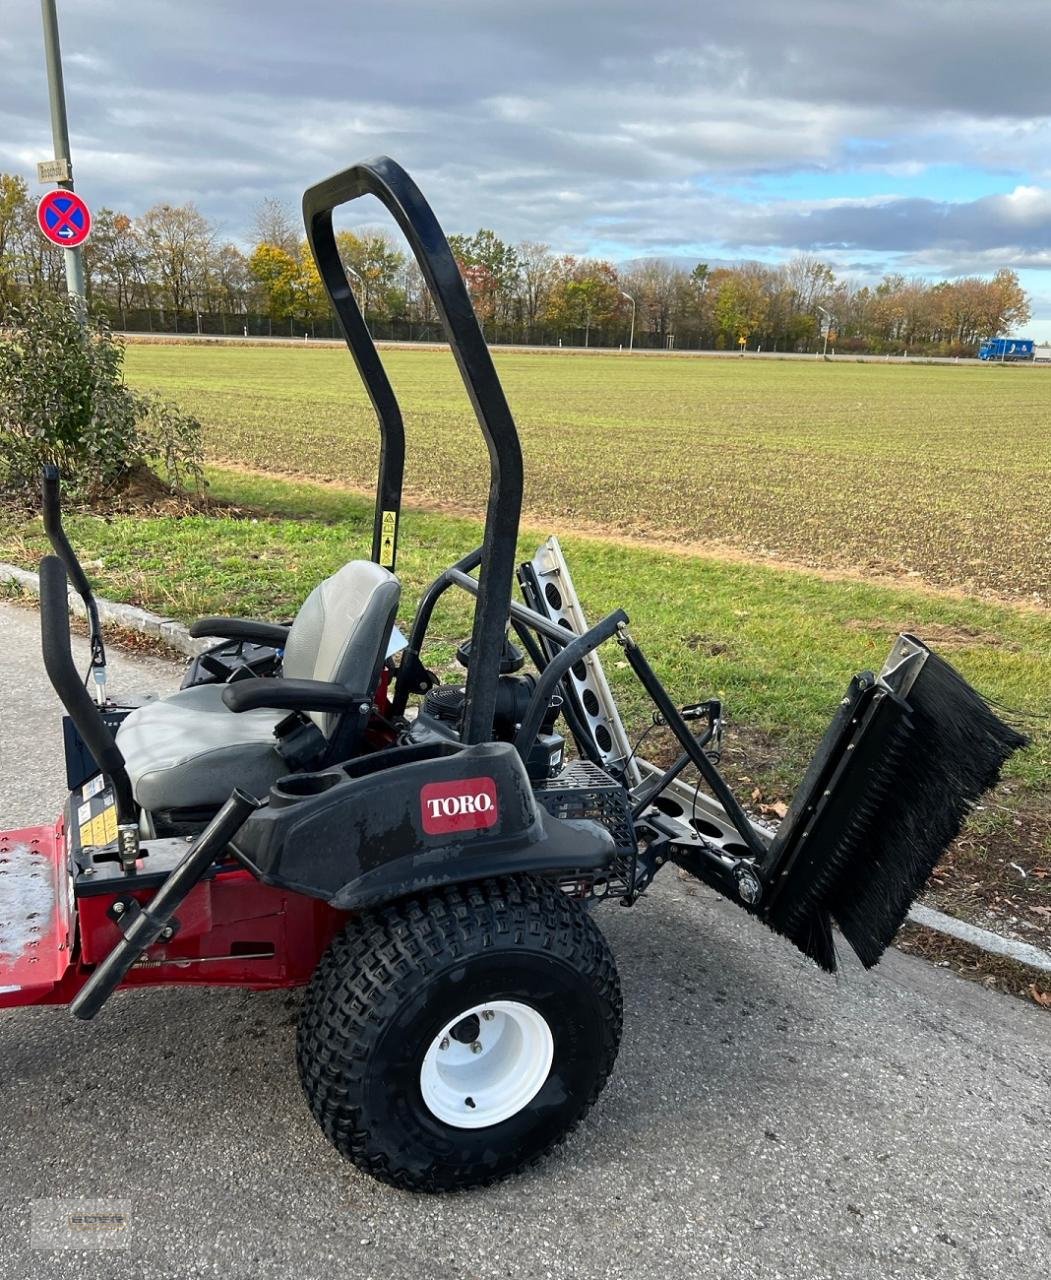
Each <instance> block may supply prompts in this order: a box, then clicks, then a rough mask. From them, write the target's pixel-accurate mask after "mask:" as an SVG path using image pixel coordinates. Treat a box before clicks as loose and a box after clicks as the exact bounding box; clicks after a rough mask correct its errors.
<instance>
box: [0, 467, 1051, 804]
mask: <svg viewBox="0 0 1051 1280" xmlns="http://www.w3.org/2000/svg"><path fill="white" fill-rule="evenodd" d="M210 479H211V486H212V489H211V491H212V493H213V495H214V497H215V498H217V499H219V500H221V501H223V502H226V503H236V504H238V505H239V506H241V507H242V508H245V509H252V510H254V511H255V512H256V513H257V514H256V515H254V516H253V515H252V514H250V513H246V514H242V515H239V516H220V517H213V516H189V517H181V518H179V517H174V516H156V515H152V516H142V515H136V516H131V515H120V514H117V515H112V516H109V517H107V518H101V517H98V516H88V515H70V517H69V519H68V522H67V523H68V528H69V532H70V536H71V538H72V540H73V542H74V544H75V545H76V546H77V547H78V548H79V549H80V552H81V555H82V558H83V560H84V562H85V565H86V567H87V568H88V572H89V574H90V575H91V577H92V578H93V579H94V581H95V582H96V584H97V587H98V590H99V591H100V593H101V594H103V595H105V596H108V597H110V598H116V599H120V600H127V601H133V602H136V603H140V604H143V605H146V606H148V607H150V608H153V609H157V610H159V611H161V612H164V613H167V614H170V615H171V616H175V617H179V618H183V619H191V618H194V617H196V616H199V615H202V614H208V613H220V614H223V613H235V614H246V615H250V616H251V615H254V616H260V617H270V618H280V617H284V616H287V615H289V614H291V613H293V612H294V611H295V609H296V607H297V605H298V604H299V603H300V601H301V600H302V599H303V597H304V596H305V595H306V594H307V592H308V591H310V589H311V588H312V587H313V586H314V585H315V584H316V583H317V582H318V581H319V580H320V579H321V578H322V577H323V576H325V575H326V574H328V573H331V572H332V571H333V570H334V569H336V568H337V567H338V566H339V565H341V564H342V563H344V562H345V561H346V560H348V559H352V558H355V557H360V556H367V555H368V552H369V545H370V538H371V519H372V513H371V504H370V503H369V502H368V501H366V500H365V499H363V498H360V497H358V496H356V495H354V494H348V493H345V492H340V491H339V490H336V489H333V488H324V487H321V486H317V485H312V484H309V483H305V482H304V483H288V482H283V481H280V480H275V479H270V478H265V477H254V476H242V475H237V474H235V473H232V472H229V471H225V470H219V469H213V470H212V471H211V473H210ZM545 532H546V530H528V531H526V532H525V533H524V534H523V537H522V540H521V545H520V551H521V552H522V554H523V556H526V555H530V554H531V553H532V550H533V548H534V547H535V546H536V545H537V543H538V542H539V541H540V540H541V538H542V536H543V535H544V533H545ZM480 536H481V529H480V525H479V524H478V523H477V522H476V521H471V520H467V519H462V518H457V517H449V516H442V515H435V514H428V513H421V512H417V511H407V512H406V513H405V516H404V520H403V529H402V536H401V544H400V552H399V554H400V561H399V574H400V576H401V577H402V580H403V583H404V587H405V591H404V596H403V602H404V603H403V606H402V610H401V618H400V620H401V622H402V625H403V626H406V625H407V624H408V622H409V621H410V619H411V616H412V612H413V609H414V607H415V602H416V600H417V599H418V596H419V594H420V592H421V590H422V589H423V587H424V586H425V585H426V583H427V582H428V581H429V580H430V579H431V578H432V577H433V576H434V575H435V573H436V572H437V571H438V570H439V569H440V568H442V567H444V566H446V565H448V564H450V563H452V562H453V561H454V560H456V559H457V558H459V557H460V556H461V555H462V554H464V552H465V551H467V550H469V549H470V548H471V547H473V546H475V545H477V543H478V541H479V540H480ZM563 545H564V546H565V548H566V552H567V555H568V557H569V561H570V565H571V567H572V569H573V574H574V579H575V580H576V583H577V588H578V591H579V592H580V595H581V598H582V600H583V603H584V607H585V610H586V611H587V613H588V615H589V617H590V618H591V619H592V620H593V621H595V620H597V619H598V618H599V617H601V616H602V615H603V614H604V613H607V612H609V611H610V610H612V609H614V608H616V607H617V606H623V607H624V608H625V609H626V610H627V612H628V613H629V615H630V616H631V619H632V632H633V634H634V635H635V636H636V638H637V639H638V641H639V643H640V644H641V645H642V646H643V648H644V650H645V651H646V652H647V654H648V655H649V657H650V660H651V661H652V663H653V665H654V666H655V667H656V669H657V671H658V672H659V674H660V675H661V677H662V678H663V679H664V680H665V681H666V682H667V683H668V684H669V686H670V687H671V689H672V691H673V693H674V695H675V696H676V697H677V698H679V699H681V700H682V701H684V702H685V701H687V700H691V701H692V700H696V699H698V698H702V697H706V696H709V695H711V694H716V693H717V694H719V695H720V696H723V697H724V698H725V700H726V702H727V705H728V708H729V711H730V714H731V720H732V723H733V724H735V725H736V726H738V727H740V728H742V729H744V730H746V732H745V735H744V738H743V741H744V742H745V743H746V745H747V754H746V755H745V756H744V757H737V758H736V759H737V762H738V763H743V764H744V766H745V767H746V768H747V769H749V770H751V773H752V775H753V776H754V777H755V778H756V779H757V780H762V781H763V782H764V785H765V784H774V783H776V784H780V785H784V784H787V783H788V782H790V781H792V780H795V779H797V778H798V775H799V771H800V768H801V767H802V765H803V763H804V762H805V759H806V758H807V756H808V754H809V752H810V751H811V750H812V748H813V745H814V743H815V741H816V739H817V737H818V736H819V735H820V733H821V731H822V730H823V728H824V726H825V724H826V723H827V721H828V719H829V718H830V716H831V714H832V711H833V709H834V707H835V704H836V702H837V700H838V698H839V697H840V696H841V695H842V693H843V691H844V689H845V687H846V684H847V681H848V680H849V678H850V676H851V675H852V674H853V672H855V671H856V670H859V669H862V668H865V667H877V668H878V667H879V666H880V664H881V663H882V661H883V658H884V657H885V655H886V653H887V650H888V649H889V647H890V644H891V641H892V639H893V637H894V635H895V634H896V633H897V632H898V631H899V630H914V631H916V632H918V633H919V634H920V635H921V636H922V635H924V634H927V635H930V636H932V637H934V638H936V639H937V640H938V647H939V648H940V649H941V650H942V652H944V653H945V654H946V656H947V657H949V658H950V660H951V661H953V662H954V663H955V664H957V665H958V666H959V667H960V669H961V670H962V671H963V672H964V674H965V675H966V676H967V677H968V678H969V679H971V680H972V681H974V682H975V683H976V684H977V685H978V686H979V687H980V688H982V689H983V690H984V691H985V692H986V693H987V694H989V695H991V696H993V697H995V698H996V699H998V700H999V701H1000V702H1002V703H1003V704H1005V705H1007V706H1009V707H1017V708H1022V709H1025V710H1026V711H1029V712H1033V711H1036V712H1043V714H1044V715H1045V716H1046V714H1047V712H1048V711H1049V710H1051V708H1049V706H1048V691H1049V690H1051V645H1049V643H1048V619H1047V615H1046V614H1044V613H1042V612H1040V611H1037V610H1032V609H1020V608H1017V607H1011V606H1006V605H998V604H994V603H982V602H978V601H974V600H964V599H956V598H947V597H944V596H936V595H934V594H932V593H929V592H924V591H920V590H916V589H911V590H910V589H907V588H890V587H884V586H871V585H866V584H864V583H861V582H856V581H826V580H823V579H822V578H820V577H818V576H816V575H814V574H808V573H804V572H800V571H798V570H791V569H775V568H770V567H766V566H759V565H747V564H731V563H728V562H726V561H724V560H718V559H706V558H704V557H699V556H693V555H682V554H676V553H673V552H669V551H661V550H654V549H646V548H630V547H626V546H624V545H622V544H611V543H604V542H601V541H598V540H596V539H592V538H573V537H566V538H564V539H563ZM44 548H45V544H44V540H43V535H42V532H41V530H40V527H39V524H38V523H37V522H35V521H30V522H27V523H25V524H21V525H19V524H14V523H10V522H9V523H8V524H7V525H6V527H3V526H0V559H7V560H16V561H18V562H20V563H23V564H26V565H32V564H33V563H34V562H35V560H36V559H37V558H38V557H39V555H40V554H41V553H42V551H43V550H44ZM446 600H447V603H445V604H443V605H442V606H441V607H440V609H439V611H438V613H437V614H436V617H435V630H434V639H435V643H434V645H433V646H432V650H431V652H430V653H429V654H428V655H427V657H428V658H429V660H430V661H432V662H435V663H438V664H443V663H447V662H448V661H449V660H450V659H451V657H452V653H453V647H454V645H455V643H456V642H457V641H458V640H459V639H461V638H462V637H463V636H464V635H465V634H467V631H468V629H469V617H468V608H469V606H468V601H467V597H465V596H460V595H459V594H458V593H450V595H449V596H447V597H446ZM604 656H605V661H606V666H607V669H608V673H609V675H610V678H611V681H612V684H613V686H614V690H615V693H616V695H617V697H618V700H619V701H620V703H621V706H622V710H623V711H624V713H625V718H626V720H627V721H628V723H629V726H630V727H631V729H632V730H633V731H637V730H638V729H640V728H641V727H642V726H644V725H645V723H647V721H648V716H649V710H648V708H647V706H646V705H645V698H644V695H642V693H641V691H640V690H639V688H638V686H637V685H635V684H634V680H633V677H632V676H631V674H630V672H629V671H627V670H626V668H625V665H624V663H623V662H621V661H620V657H619V652H618V650H617V649H616V646H615V645H610V646H608V647H607V648H606V649H605V650H604ZM1036 728H1037V737H1038V741H1037V746H1036V748H1035V749H1034V750H1033V751H1030V752H1027V753H1024V754H1023V755H1022V756H1019V757H1016V758H1015V760H1014V761H1013V762H1012V765H1011V773H1012V776H1013V777H1015V778H1016V779H1017V780H1018V781H1019V782H1022V783H1024V784H1026V785H1027V786H1028V787H1032V788H1035V789H1037V790H1040V791H1042V790H1045V789H1047V788H1048V787H1051V743H1049V736H1048V722H1047V720H1046V719H1045V720H1044V721H1037V722H1036ZM732 745H733V740H732V739H731V746H732Z"/></svg>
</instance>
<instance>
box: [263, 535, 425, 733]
mask: <svg viewBox="0 0 1051 1280" xmlns="http://www.w3.org/2000/svg"><path fill="white" fill-rule="evenodd" d="M400 596H401V585H400V583H399V582H398V579H397V578H396V577H395V576H394V574H393V573H391V572H390V570H389V569H383V568H381V567H380V566H379V565H378V564H373V562H372V561H371V560H351V561H350V563H349V564H345V565H344V566H343V568H342V569H339V570H337V572H336V573H334V574H333V575H332V576H331V578H326V579H325V581H324V582H322V583H319V584H318V585H317V586H316V587H315V588H314V590H313V591H311V593H310V595H308V596H307V598H306V599H305V600H304V601H303V603H302V605H301V606H300V609H299V612H298V613H297V614H296V618H295V621H294V622H293V623H292V629H291V631H290V632H289V633H288V640H287V642H286V643H285V656H284V661H283V662H282V672H283V674H284V675H286V676H288V677H289V679H292V680H327V681H330V682H331V683H333V684H341V685H345V686H346V687H347V688H348V689H350V691H351V692H352V693H356V694H358V695H360V696H362V697H367V696H369V695H370V694H371V693H372V692H373V691H374V690H375V688H376V682H377V681H378V680H379V675H380V668H381V667H382V666H383V660H384V658H385V657H386V655H387V643H388V641H389V640H390V633H391V628H392V627H393V626H394V615H395V613H397V610H398V600H399V597H400ZM310 715H311V719H312V720H313V721H314V723H315V724H316V725H317V727H318V728H319V729H320V730H321V732H322V733H323V734H324V735H325V737H326V738H329V737H331V736H332V731H333V729H334V728H335V725H336V723H337V721H338V718H339V717H338V716H336V715H334V714H332V713H331V712H324V711H313V712H311V713H310Z"/></svg>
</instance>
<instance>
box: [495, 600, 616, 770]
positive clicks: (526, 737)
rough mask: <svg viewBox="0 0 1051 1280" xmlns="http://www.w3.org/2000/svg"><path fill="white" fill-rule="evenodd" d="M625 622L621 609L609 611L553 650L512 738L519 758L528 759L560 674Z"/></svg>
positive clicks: (612, 634) (558, 683)
mask: <svg viewBox="0 0 1051 1280" xmlns="http://www.w3.org/2000/svg"><path fill="white" fill-rule="evenodd" d="M627 621H628V615H627V614H626V613H625V612H624V610H623V609H618V610H616V612H615V613H611V614H610V615H609V616H608V617H606V618H603V619H602V621H601V622H598V623H596V624H595V626H593V627H591V628H590V629H589V630H588V631H585V632H584V634H583V635H582V636H576V637H574V638H573V639H572V640H571V641H570V642H569V644H567V645H566V646H565V647H564V648H563V649H562V651H561V652H560V653H557V654H556V655H555V656H554V657H553V658H552V659H551V660H550V661H549V662H548V664H547V666H546V667H545V668H544V671H543V674H542V675H541V677H540V679H539V680H538V681H537V683H536V688H535V689H534V690H533V696H532V697H531V698H530V700H529V706H528V707H527V708H526V713H525V715H524V716H523V717H522V723H521V726H520V727H519V730H518V734H517V735H516V737H515V750H516V751H517V752H518V754H519V755H520V756H521V757H522V759H523V760H527V759H528V758H529V753H530V751H531V750H532V749H533V744H534V743H535V742H536V735H537V734H538V733H539V732H540V726H541V724H542V723H543V720H544V716H545V715H546V714H547V709H548V707H549V706H550V703H551V699H552V697H553V696H554V693H555V690H556V689H557V688H558V686H559V685H560V684H561V683H562V678H563V676H564V675H565V674H566V672H567V671H569V669H570V667H572V666H573V664H574V663H575V662H579V661H580V660H581V659H582V658H585V657H586V656H587V655H588V654H589V653H590V652H591V651H592V649H597V648H598V646H599V645H600V644H603V643H604V642H605V641H606V640H609V639H610V638H611V637H612V636H615V635H616V634H617V628H618V627H621V626H625V625H626V624H627ZM561 629H562V628H560V627H556V628H555V630H556V631H559V630H561Z"/></svg>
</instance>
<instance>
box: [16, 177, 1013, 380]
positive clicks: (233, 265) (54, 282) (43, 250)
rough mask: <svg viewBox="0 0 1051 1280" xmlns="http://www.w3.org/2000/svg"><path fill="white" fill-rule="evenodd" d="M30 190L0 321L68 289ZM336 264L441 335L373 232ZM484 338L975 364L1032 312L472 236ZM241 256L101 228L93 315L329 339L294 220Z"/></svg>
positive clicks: (373, 319) (180, 239)
mask: <svg viewBox="0 0 1051 1280" xmlns="http://www.w3.org/2000/svg"><path fill="white" fill-rule="evenodd" d="M35 203H36V202H35V200H33V199H32V198H31V197H30V195H29V191H28V188H27V186H26V184H25V182H24V180H23V179H22V178H20V177H18V176H17V175H12V174H3V173H0V321H2V319H3V316H4V313H5V312H6V311H8V310H9V309H10V308H12V307H13V306H15V305H17V303H18V301H19V299H20V298H22V297H25V296H35V295H38V294H40V293H42V292H61V291H62V290H63V289H64V287H65V285H64V274H63V265H62V253H61V251H60V250H59V249H56V248H53V247H52V246H50V245H49V244H48V243H47V242H46V241H45V240H44V239H43V237H42V236H41V235H40V233H39V231H38V229H37V226H36V218H35ZM336 239H337V244H338V247H339V251H340V256H341V258H342V260H343V263H344V265H345V267H346V269H347V272H348V275H349V277H350V280H351V284H352V286H353V287H354V290H355V293H356V295H357V297H358V300H359V304H360V306H361V308H362V311H363V313H364V315H365V318H366V321H367V322H368V324H369V326H370V328H371V330H372V332H373V334H374V336H376V337H381V338H384V337H386V338H405V339H410V340H412V339H428V338H438V337H440V336H441V326H440V324H439V321H438V318H437V316H436V315H435V312H434V307H433V304H432V302H431V299H430V295H429V293H428V291H427V289H426V287H425V285H424V282H423V279H422V277H421V275H420V272H419V270H418V268H417V267H416V264H415V261H414V260H413V259H412V257H411V255H407V254H406V253H404V252H403V251H402V250H401V249H400V248H399V247H398V245H397V244H396V243H395V242H394V240H393V239H392V238H391V237H389V236H388V235H387V234H386V233H385V232H383V231H375V230H368V229H365V230H357V231H349V230H345V231H341V232H339V233H338V234H337V237H336ZM449 242H450V245H451V246H452V250H453V253H454V254H455V256H456V259H457V262H458V263H459V265H460V269H461V271H462V273H463V276H464V279H465V281H466V283H467V287H468V289H469V290H470V293H471V297H472V300H473V302H474V304H475V307H476V309H477V312H478V316H479V319H480V320H481V322H482V325H483V328H484V330H485V334H486V337H487V338H488V339H489V340H490V341H493V342H524V343H542V344H550V345H557V344H564V345H566V346H621V345H623V346H627V345H629V343H632V342H633V343H634V345H635V346H639V347H664V348H671V347H675V348H687V349H716V350H719V349H723V350H727V349H730V350H732V349H737V348H739V347H747V348H748V349H750V350H753V351H754V350H756V349H761V350H764V351H814V350H819V349H822V348H823V347H824V346H826V345H827V346H829V347H830V348H832V349H835V350H838V351H841V352H843V351H858V352H861V351H867V352H876V353H883V352H886V353H891V352H901V351H912V352H914V353H916V354H940V355H972V354H974V352H975V350H976V348H977V346H978V344H979V342H981V340H982V339H983V338H986V337H990V336H994V335H997V334H1008V333H1011V332H1012V331H1013V330H1016V329H1017V328H1018V327H1019V326H1021V325H1024V324H1025V323H1026V322H1027V321H1028V320H1029V317H1030V304H1029V299H1028V297H1027V295H1026V293H1025V291H1024V290H1023V288H1022V287H1021V285H1020V283H1019V280H1018V277H1017V275H1016V274H1015V273H1014V272H1013V271H1011V270H1008V269H1006V268H1005V269H1003V270H1000V271H997V272H996V273H995V274H994V275H993V276H991V277H988V278H986V277H980V276H968V277H964V278H958V279H955V280H941V281H931V280H926V279H918V278H908V277H906V276H904V275H899V274H888V275H885V276H884V277H883V279H882V280H881V281H880V282H879V283H878V284H875V285H872V284H859V283H858V282H856V281H852V280H851V279H849V278H846V277H840V276H837V275H836V273H835V272H834V271H833V269H832V267H831V266H830V265H829V264H828V263H826V262H823V261H821V260H820V259H819V258H817V257H814V256H812V255H808V254H799V255H797V256H795V257H794V258H792V259H791V260H790V261H788V262H787V263H784V264H783V265H776V266H774V265H770V264H766V263H759V262H751V261H745V262H737V263H733V264H730V265H726V264H722V263H720V264H716V265H711V264H708V263H697V264H696V265H695V266H693V267H692V268H687V267H684V266H682V265H678V264H676V263H674V262H669V261H667V260H665V259H660V258H652V259H646V260H640V261H635V262H632V263H628V264H626V265H625V264H621V265H619V266H618V265H615V264H614V263H612V262H607V261H604V260H601V259H596V258H588V257H578V256H574V255H572V254H559V253H557V252H556V251H555V250H554V249H552V247H551V246H550V245H547V244H544V243H541V242H538V241H523V242H521V243H519V244H510V243H508V242H507V241H505V240H502V239H501V238H500V237H499V236H498V235H497V234H496V233H495V232H494V231H491V230H488V229H485V228H482V229H480V230H478V231H476V232H474V233H473V234H471V235H462V234H461V235H452V236H450V237H449ZM250 243H251V247H250V248H249V249H248V250H247V251H245V249H244V248H242V246H241V245H239V244H237V243H235V242H234V241H232V240H229V239H224V238H223V237H222V236H221V235H220V232H219V229H218V228H217V227H216V226H215V224H213V223H211V222H210V221H209V220H208V219H207V218H206V217H204V215H203V214H202V213H201V212H200V211H199V210H198V209H197V208H196V206H195V205H193V204H192V203H191V204H184V205H170V204H156V205H154V206H153V207H152V208H150V209H147V210H146V211H145V213H143V214H141V215H138V216H132V215H129V214H127V213H122V212H118V211H116V210H113V209H107V208H103V209H99V210H98V211H97V212H96V213H95V215H94V225H93V230H92V234H91V238H90V240H89V241H88V243H87V245H86V246H85V250H84V257H85V269H86V274H87V279H88V289H89V295H90V300H91V302H92V304H93V305H94V306H95V307H96V308H98V309H100V310H102V311H104V312H105V313H106V315H107V316H108V318H109V321H110V323H111V324H112V325H113V326H114V327H116V328H120V329H135V330H146V329H153V330H157V331H162V332H171V331H181V332H193V331H195V330H196V331H198V332H206V333H218V332H223V333H231V334H237V333H241V332H242V331H243V332H244V333H251V334H260V333H271V334H275V335H279V334H295V335H297V336H302V335H308V336H317V337H322V336H335V335H336V332H337V330H336V326H335V321H334V319H333V317H332V315H331V309H330V307H329V303H328V299H327V296H326V294H325V290H324V288H323V286H322V283H321V280H320V278H319V276H318V273H317V269H316V267H315V266H314V263H313V260H312V258H311V256H310V253H309V250H308V249H307V246H306V243H305V241H304V240H303V239H302V232H301V230H300V228H299V227H298V225H297V222H296V220H295V219H294V218H293V216H292V214H291V213H290V212H289V210H288V209H287V208H286V207H285V206H283V205H282V204H281V203H280V202H279V201H276V200H272V199H268V200H264V201H263V203H262V205H261V206H260V208H259V210H258V212H257V214H256V217H255V220H254V226H253V228H252V235H251V239H250Z"/></svg>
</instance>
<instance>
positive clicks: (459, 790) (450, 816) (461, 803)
mask: <svg viewBox="0 0 1051 1280" xmlns="http://www.w3.org/2000/svg"><path fill="white" fill-rule="evenodd" d="M420 812H421V815H422V818H423V829H424V831H426V832H427V834H428V835H429V836H444V835H448V834H449V833H450V832H452V831H482V830H484V829H485V828H486V827H492V826H495V825H496V820H497V818H499V816H500V806H499V804H498V803H497V799H496V783H495V782H494V781H493V780H492V778H461V779H459V780H458V781H456V782H428V783H427V785H426V786H425V787H424V788H423V789H422V790H421V792H420Z"/></svg>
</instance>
